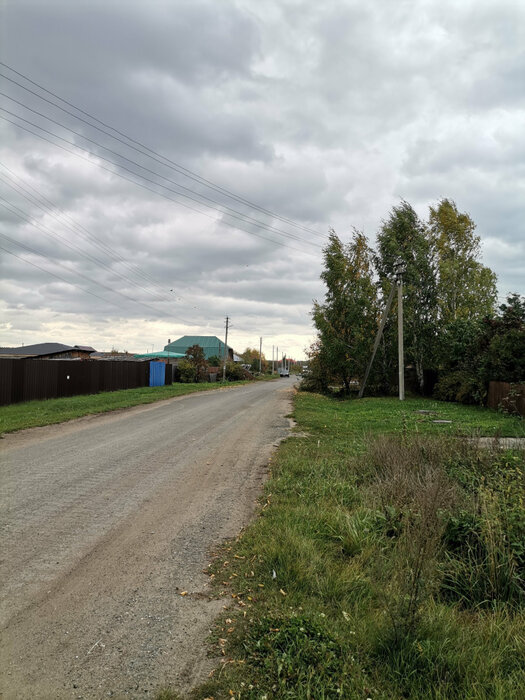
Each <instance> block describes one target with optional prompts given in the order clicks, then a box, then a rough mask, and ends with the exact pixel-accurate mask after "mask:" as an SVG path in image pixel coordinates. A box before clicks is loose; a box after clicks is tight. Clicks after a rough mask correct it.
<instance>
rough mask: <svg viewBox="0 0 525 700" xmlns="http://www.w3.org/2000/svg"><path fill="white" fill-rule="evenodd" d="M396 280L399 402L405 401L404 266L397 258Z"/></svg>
mask: <svg viewBox="0 0 525 700" xmlns="http://www.w3.org/2000/svg"><path fill="white" fill-rule="evenodd" d="M394 269H395V271H396V280H397V356H398V364H399V400H400V401H404V400H405V360H404V352H403V273H404V272H405V265H404V263H403V261H402V260H401V258H398V259H397V260H396V263H395V267H394Z"/></svg>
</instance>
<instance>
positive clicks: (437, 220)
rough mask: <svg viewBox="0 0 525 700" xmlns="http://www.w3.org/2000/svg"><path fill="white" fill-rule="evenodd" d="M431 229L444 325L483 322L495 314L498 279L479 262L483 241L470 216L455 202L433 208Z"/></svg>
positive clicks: (441, 319) (440, 204) (446, 202)
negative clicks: (467, 321)
mask: <svg viewBox="0 0 525 700" xmlns="http://www.w3.org/2000/svg"><path fill="white" fill-rule="evenodd" d="M429 227H430V234H431V237H432V242H433V244H434V246H435V249H436V254H437V263H438V306H439V316H440V321H441V323H442V324H443V325H444V326H446V325H447V324H449V323H450V322H452V321H457V320H461V319H463V320H471V319H480V318H483V317H484V316H488V315H491V314H492V313H493V312H494V307H495V302H496V275H495V274H494V272H492V270H490V269H489V268H488V267H485V266H484V265H482V264H481V263H480V262H479V257H480V255H481V248H480V239H479V236H476V234H475V230H476V225H475V223H474V222H473V221H472V219H471V218H470V216H469V215H468V214H464V213H461V212H459V211H458V208H457V206H456V204H455V202H453V201H452V200H449V199H442V200H441V201H440V202H439V204H438V206H437V207H430V216H429Z"/></svg>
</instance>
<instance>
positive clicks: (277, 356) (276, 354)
mask: <svg viewBox="0 0 525 700" xmlns="http://www.w3.org/2000/svg"><path fill="white" fill-rule="evenodd" d="M275 360H276V362H277V371H279V346H277V352H276V353H275Z"/></svg>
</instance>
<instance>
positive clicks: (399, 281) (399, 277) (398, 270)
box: [358, 258, 405, 401]
mask: <svg viewBox="0 0 525 700" xmlns="http://www.w3.org/2000/svg"><path fill="white" fill-rule="evenodd" d="M394 271H395V282H396V286H397V329H398V362H399V400H400V401H404V400H405V368H404V360H403V354H404V353H403V273H404V272H405V263H404V262H403V260H402V259H401V258H397V259H396V261H395V263H394ZM395 288H396V287H395V286H394V284H392V288H391V289H390V294H389V296H388V300H387V302H386V306H385V308H384V311H383V315H382V317H381V323H380V324H379V328H378V331H377V335H376V339H375V341H374V349H373V350H372V357H371V358H370V362H369V363H368V367H367V368H366V372H365V376H364V378H363V381H362V383H361V388H360V389H359V397H358V398H360V399H361V398H363V394H364V391H365V387H366V382H367V380H368V375H369V374H370V370H371V368H372V365H373V363H374V358H375V356H376V352H377V348H378V347H379V341H380V340H381V336H382V335H383V330H384V328H385V324H386V319H387V316H388V312H389V311H390V307H391V305H392V300H393V298H394V292H395Z"/></svg>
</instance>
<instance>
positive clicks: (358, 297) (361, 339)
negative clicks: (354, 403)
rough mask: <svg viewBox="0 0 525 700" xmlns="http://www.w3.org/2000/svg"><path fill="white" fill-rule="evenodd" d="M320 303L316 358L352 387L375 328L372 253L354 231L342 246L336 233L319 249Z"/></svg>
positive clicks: (314, 314)
mask: <svg viewBox="0 0 525 700" xmlns="http://www.w3.org/2000/svg"><path fill="white" fill-rule="evenodd" d="M323 254H324V270H323V272H322V274H321V279H322V280H323V281H324V283H325V284H326V287H327V291H326V294H325V298H324V303H323V304H319V303H318V302H314V308H313V311H312V317H313V321H314V325H315V327H316V328H317V331H318V334H319V341H318V344H317V349H316V356H317V357H318V360H319V362H320V363H322V365H323V367H324V368H325V370H326V369H328V370H329V372H330V374H331V376H332V377H333V378H334V379H335V380H336V381H340V382H341V383H342V384H343V386H344V387H345V389H346V390H347V391H348V390H349V389H350V381H351V380H352V379H354V378H355V379H359V378H361V377H362V376H363V374H364V371H365V369H366V363H367V361H368V358H369V356H370V352H371V348H372V345H373V341H374V333H375V330H376V328H377V292H376V287H375V285H374V282H373V278H372V275H373V266H372V251H371V250H370V248H369V246H368V242H367V239H366V237H365V236H364V235H363V234H362V233H360V232H359V231H357V230H355V229H354V231H353V235H352V240H351V241H350V243H348V244H346V245H345V244H343V243H342V242H341V240H340V239H339V238H338V236H337V235H336V233H335V231H333V230H331V231H330V237H329V243H328V245H327V246H326V248H325V249H324V251H323Z"/></svg>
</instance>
